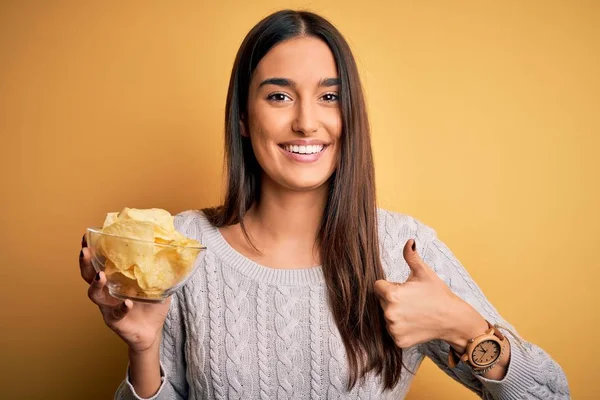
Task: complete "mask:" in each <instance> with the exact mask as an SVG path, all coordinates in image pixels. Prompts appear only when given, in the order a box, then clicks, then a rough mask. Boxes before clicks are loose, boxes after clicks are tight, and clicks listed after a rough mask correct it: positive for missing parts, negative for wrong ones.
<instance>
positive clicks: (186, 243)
mask: <svg viewBox="0 0 600 400" xmlns="http://www.w3.org/2000/svg"><path fill="white" fill-rule="evenodd" d="M102 231H103V233H106V234H108V235H114V237H113V236H103V237H102V239H101V241H100V242H99V243H98V248H99V249H100V251H101V253H102V254H103V255H104V256H105V257H106V264H105V273H106V275H107V276H110V277H111V282H112V281H114V282H116V283H118V284H119V285H121V286H122V287H123V288H124V287H125V286H126V285H128V286H127V289H128V291H127V292H128V293H129V292H132V293H133V292H136V293H137V295H138V296H140V295H142V296H144V297H160V296H161V295H162V292H163V291H164V290H166V289H169V288H171V287H173V286H174V285H176V284H177V282H179V281H180V280H181V279H182V278H183V277H184V276H186V275H187V274H188V273H189V272H190V270H191V269H192V268H193V266H194V261H195V260H196V257H197V256H198V253H199V251H200V250H199V247H200V243H199V242H198V241H197V240H194V239H190V238H187V237H185V236H184V235H182V234H181V233H179V232H178V231H177V230H175V226H174V224H173V216H171V214H170V213H169V212H168V211H165V210H161V209H158V208H152V209H148V210H143V209H136V208H124V209H123V211H121V212H120V213H116V212H115V213H108V215H107V216H106V219H105V221H104V226H103V230H102ZM165 245H166V246H165ZM113 278H114V279H113ZM129 289H130V290H129Z"/></svg>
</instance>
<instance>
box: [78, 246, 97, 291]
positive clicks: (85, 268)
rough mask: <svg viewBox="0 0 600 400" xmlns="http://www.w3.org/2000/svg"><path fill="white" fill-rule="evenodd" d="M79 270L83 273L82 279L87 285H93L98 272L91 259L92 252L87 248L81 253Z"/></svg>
mask: <svg viewBox="0 0 600 400" xmlns="http://www.w3.org/2000/svg"><path fill="white" fill-rule="evenodd" d="M79 270H80V272H81V277H82V278H83V279H84V280H85V281H86V282H87V283H92V281H93V280H94V275H96V271H95V270H94V267H93V266H92V257H90V250H89V249H88V248H87V247H84V248H82V249H81V251H80V252H79Z"/></svg>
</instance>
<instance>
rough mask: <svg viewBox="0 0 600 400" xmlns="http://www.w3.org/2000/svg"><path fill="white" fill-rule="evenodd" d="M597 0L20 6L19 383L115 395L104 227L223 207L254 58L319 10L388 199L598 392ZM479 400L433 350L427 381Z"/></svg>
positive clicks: (11, 281) (14, 292)
mask: <svg viewBox="0 0 600 400" xmlns="http://www.w3.org/2000/svg"><path fill="white" fill-rule="evenodd" d="M248 3H253V4H248ZM599 4H600V3H599V2H597V1H566V0H565V1H553V2H549V1H535V2H534V1H510V2H487V1H485V2H482V1H422V2H417V1H400V2H391V1H390V2H384V1H378V0H369V1H360V2H358V1H356V2H351V1H342V0H340V1H312V2H308V1H307V2H302V1H267V0H262V1H254V2H246V1H237V2H233V1H220V2H216V1H210V2H209V1H205V2H200V1H191V0H190V1H139V2H135V1H116V0H114V1H72V2H66V1H37V2H34V1H16V0H15V1H2V2H1V4H0V132H1V134H2V137H1V142H0V143H1V145H0V151H1V157H0V171H1V172H0V174H1V177H2V182H1V183H2V185H1V187H2V196H1V201H2V204H1V210H2V211H1V214H0V215H1V220H0V243H1V244H0V246H1V247H0V266H1V268H0V282H2V289H1V291H0V293H1V294H0V296H1V298H0V300H1V301H2V303H1V304H2V318H1V319H0V321H1V324H2V326H1V327H0V328H1V329H0V339H1V346H0V347H1V348H2V356H1V357H0V358H1V359H2V362H0V376H1V377H2V381H3V383H2V384H1V385H0V397H1V398H5V399H17V398H27V399H48V398H59V397H60V398H68V399H83V398H85V399H106V398H109V397H110V396H111V395H112V393H113V391H114V389H115V388H116V386H117V384H118V383H119V381H120V380H121V379H122V378H123V374H124V370H125V365H126V352H125V347H124V345H123V344H121V342H120V341H119V340H118V339H117V338H116V336H115V335H113V334H112V333H111V332H110V331H109V330H108V329H107V328H105V327H104V326H103V323H102V321H101V318H100V315H99V313H98V312H97V310H96V309H95V307H94V306H93V305H92V304H91V303H90V302H89V301H88V299H87V297H86V285H85V284H84V282H83V281H82V280H81V279H80V277H79V272H78V267H77V255H78V252H79V240H80V237H81V235H82V233H83V231H84V228H85V227H86V226H89V225H94V224H99V223H100V222H101V221H102V218H103V216H104V214H105V213H106V212H107V211H115V210H119V209H121V208H122V207H123V206H134V207H141V208H145V207H164V208H166V209H168V210H170V211H171V212H173V213H175V212H179V211H181V210H184V209H190V208H200V207H203V206H208V205H213V204H216V203H217V202H219V200H220V197H221V194H220V188H221V158H222V149H221V148H222V122H223V113H224V104H225V94H226V89H227V83H228V78H229V73H230V69H231V65H232V62H233V59H234V56H235V52H236V50H237V48H238V46H239V44H240V43H241V41H242V39H243V37H244V35H245V34H246V32H247V31H248V30H249V29H250V28H251V27H252V26H253V25H254V24H255V23H256V22H257V21H258V20H259V19H260V18H262V17H264V16H265V15H267V14H268V13H270V12H272V11H275V10H277V9H280V8H285V7H294V8H296V7H303V8H310V9H312V10H315V11H317V12H319V13H322V14H323V15H324V16H326V17H328V18H330V19H331V21H332V22H333V23H334V24H336V25H337V26H338V27H339V29H340V30H341V31H342V32H343V33H344V34H345V35H346V37H347V38H348V40H349V42H350V43H351V45H352V47H353V49H354V51H355V54H356V57H357V59H358V62H359V64H360V68H361V73H362V77H363V81H364V85H365V89H366V92H367V98H368V104H369V110H370V116H371V122H372V127H373V142H374V148H375V161H376V169H377V184H378V195H379V204H380V206H383V207H385V208H388V209H392V210H395V211H401V212H405V213H408V214H411V215H414V216H416V217H417V218H419V219H421V220H422V221H424V222H425V223H427V224H429V225H431V226H433V227H434V228H435V229H436V230H437V231H438V234H439V236H440V237H441V238H442V240H444V241H445V242H446V243H447V244H448V245H449V246H450V248H451V249H453V251H454V252H455V253H456V254H457V256H458V257H459V259H460V260H461V261H462V262H463V264H464V265H465V266H466V267H467V268H468V270H469V271H470V272H471V274H472V275H473V277H474V278H475V280H476V281H477V282H478V283H479V285H480V286H482V288H483V290H484V292H485V293H486V294H487V296H488V297H489V299H490V300H491V301H492V302H493V303H494V305H495V306H496V307H497V308H498V309H499V311H500V312H501V313H502V314H503V316H504V317H505V318H507V319H508V320H509V321H510V322H511V323H512V324H514V325H515V326H516V327H517V329H518V331H519V332H520V334H521V335H522V336H524V337H525V338H526V339H528V340H530V341H532V342H534V343H536V344H539V345H540V346H541V347H543V348H544V349H545V350H547V351H548V352H549V353H550V354H551V355H552V356H553V357H554V358H555V359H556V360H557V361H558V362H559V363H560V364H561V365H562V366H563V368H564V370H565V371H566V373H567V376H568V379H569V382H570V385H571V389H572V394H573V398H575V399H592V398H598V396H599V395H600V391H599V389H598V382H597V378H596V379H594V377H597V376H598V371H599V370H600V363H599V361H598V360H599V359H600V347H599V346H598V343H597V338H598V330H599V329H600V324H599V312H598V306H599V305H600V304H599V296H598V289H597V288H598V281H599V278H600V273H599V270H600V268H599V264H598V259H599V258H598V250H599V248H598V239H599V238H600V228H599V227H600V218H599V211H598V206H599V204H600V191H599V188H598V186H599V181H600V179H599V176H598V172H599V171H600V161H599V158H600V155H599V154H598V151H599V150H600V146H599V144H600V143H599V139H598V135H599V134H600V124H599V116H598V112H599V107H600V79H599V76H600V73H599V71H600V62H599V57H600V46H599V39H600V29H599V26H600V22H599V21H600V18H599V17H600V12H599ZM473 397H474V396H473V395H471V394H469V392H468V391H467V390H466V389H464V388H462V387H461V386H460V385H459V384H457V383H455V382H453V381H452V380H451V379H450V378H448V377H446V376H445V375H444V374H443V373H441V372H440V371H438V370H437V369H436V367H435V366H433V364H431V363H430V362H429V361H427V362H425V363H424V364H423V366H422V368H421V370H420V371H419V373H418V375H417V378H416V381H415V383H414V385H413V388H412V391H411V393H410V395H409V399H428V398H429V399H442V398H443V399H466V398H473Z"/></svg>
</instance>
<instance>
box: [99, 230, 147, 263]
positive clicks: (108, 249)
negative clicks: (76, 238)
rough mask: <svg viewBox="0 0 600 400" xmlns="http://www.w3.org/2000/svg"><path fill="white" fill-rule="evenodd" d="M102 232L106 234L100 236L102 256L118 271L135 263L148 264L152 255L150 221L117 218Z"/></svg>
mask: <svg viewBox="0 0 600 400" xmlns="http://www.w3.org/2000/svg"><path fill="white" fill-rule="evenodd" d="M102 232H103V233H106V234H107V235H104V236H103V237H102V238H101V239H102V240H101V241H100V243H99V247H100V248H101V251H102V253H103V254H104V256H105V257H106V258H108V259H109V260H111V261H112V262H113V263H114V265H115V267H116V268H117V269H119V270H120V271H124V270H128V269H130V268H131V267H132V266H133V265H135V264H138V265H139V264H140V263H144V264H149V263H150V262H151V261H152V257H153V256H154V244H153V242H154V227H153V224H152V223H150V222H140V221H120V220H118V221H117V222H115V223H113V224H112V225H110V226H108V227H107V228H106V229H103V230H102ZM108 235H114V236H108ZM125 238H126V239H125Z"/></svg>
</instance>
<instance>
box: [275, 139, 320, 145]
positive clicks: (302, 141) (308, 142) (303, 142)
mask: <svg viewBox="0 0 600 400" xmlns="http://www.w3.org/2000/svg"><path fill="white" fill-rule="evenodd" d="M286 144H291V145H296V146H315V145H316V146H318V145H323V146H329V143H327V142H324V141H322V140H315V139H295V140H290V141H289V142H281V143H279V146H284V145H286Z"/></svg>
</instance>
